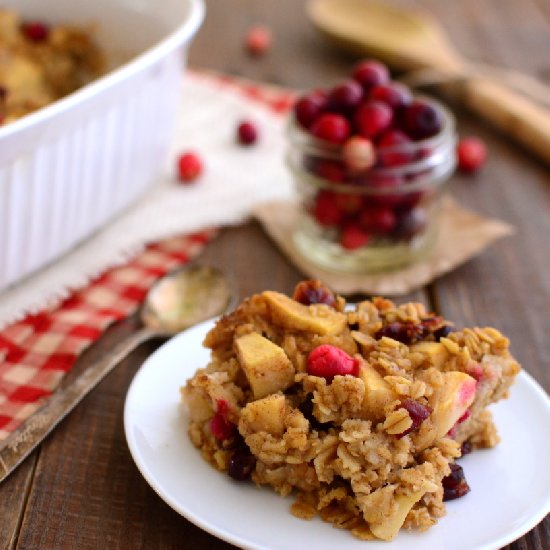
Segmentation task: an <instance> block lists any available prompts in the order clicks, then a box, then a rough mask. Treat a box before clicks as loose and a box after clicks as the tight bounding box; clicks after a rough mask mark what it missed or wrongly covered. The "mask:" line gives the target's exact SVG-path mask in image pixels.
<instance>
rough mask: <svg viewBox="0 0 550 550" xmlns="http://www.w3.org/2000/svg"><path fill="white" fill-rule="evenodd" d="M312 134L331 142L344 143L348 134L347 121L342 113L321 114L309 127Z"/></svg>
mask: <svg viewBox="0 0 550 550" xmlns="http://www.w3.org/2000/svg"><path fill="white" fill-rule="evenodd" d="M309 130H310V132H311V134H312V135H313V136H315V137H316V138H319V139H323V140H325V141H330V142H331V143H338V144H340V143H344V141H346V139H348V137H349V134H350V126H349V122H348V121H347V120H346V118H344V117H343V116H342V115H337V114H334V113H325V114H322V115H321V116H320V117H319V118H318V119H317V120H315V122H314V123H313V124H312V125H311V127H310V129H309Z"/></svg>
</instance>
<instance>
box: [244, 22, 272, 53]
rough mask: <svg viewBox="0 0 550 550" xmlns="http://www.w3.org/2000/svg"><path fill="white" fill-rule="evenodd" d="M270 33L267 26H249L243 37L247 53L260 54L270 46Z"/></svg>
mask: <svg viewBox="0 0 550 550" xmlns="http://www.w3.org/2000/svg"><path fill="white" fill-rule="evenodd" d="M271 42H272V35H271V30H270V29H269V27H266V26H265V25H254V26H252V27H250V28H249V29H248V31H247V33H246V37H245V42H244V44H245V48H246V50H247V51H248V53H249V54H251V55H254V56H261V55H264V54H266V53H267V52H268V51H269V49H270V48H271Z"/></svg>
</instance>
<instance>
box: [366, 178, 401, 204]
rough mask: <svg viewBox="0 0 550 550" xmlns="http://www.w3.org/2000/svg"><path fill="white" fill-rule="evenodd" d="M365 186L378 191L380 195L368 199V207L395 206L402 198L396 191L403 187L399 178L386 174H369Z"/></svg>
mask: <svg viewBox="0 0 550 550" xmlns="http://www.w3.org/2000/svg"><path fill="white" fill-rule="evenodd" d="M366 185H368V186H369V187H372V188H373V189H376V190H377V191H380V192H381V194H380V195H372V196H370V197H369V198H368V203H369V204H368V205H372V206H386V207H392V206H397V205H398V204H399V203H400V202H401V201H402V197H401V195H400V194H399V193H392V191H398V190H399V189H400V188H401V186H402V185H403V179H402V178H400V177H399V176H390V175H387V174H371V175H369V177H368V178H367V180H366Z"/></svg>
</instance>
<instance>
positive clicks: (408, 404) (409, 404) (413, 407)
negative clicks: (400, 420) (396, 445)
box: [397, 399, 432, 439]
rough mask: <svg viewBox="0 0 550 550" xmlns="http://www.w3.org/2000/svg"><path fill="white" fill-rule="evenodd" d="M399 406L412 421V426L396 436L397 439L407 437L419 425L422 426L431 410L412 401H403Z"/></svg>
mask: <svg viewBox="0 0 550 550" xmlns="http://www.w3.org/2000/svg"><path fill="white" fill-rule="evenodd" d="M401 406H402V407H403V408H404V409H406V411H407V412H408V413H409V416H410V417H411V420H412V425H411V427H410V428H408V429H407V430H405V431H404V432H402V433H400V434H399V435H398V436H397V437H398V438H399V439H400V438H402V437H403V436H404V435H407V434H409V433H411V432H412V431H414V430H417V429H418V427H419V426H420V424H422V422H424V420H426V418H428V417H429V416H430V414H432V409H431V408H430V407H427V406H425V405H422V403H419V402H418V401H415V400H414V399H405V400H404V401H403V402H402V403H401Z"/></svg>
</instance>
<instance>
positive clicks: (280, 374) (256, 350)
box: [235, 332, 295, 399]
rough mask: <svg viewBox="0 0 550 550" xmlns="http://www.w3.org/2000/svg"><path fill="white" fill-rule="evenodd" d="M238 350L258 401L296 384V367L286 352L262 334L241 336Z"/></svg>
mask: <svg viewBox="0 0 550 550" xmlns="http://www.w3.org/2000/svg"><path fill="white" fill-rule="evenodd" d="M235 348H236V351H237V357H238V359H239V363H240V365H241V367H242V369H243V371H244V373H245V374H246V378H247V379H248V383H249V384H250V387H251V388H252V392H253V393H254V398H255V399H260V398H261V397H265V396H266V395H269V394H271V393H276V392H278V391H282V390H285V389H286V388H288V386H290V385H291V384H292V383H293V382H294V373H295V370H294V366H293V365H292V363H291V362H290V359H289V358H288V357H287V355H286V353H285V352H284V350H283V349H282V348H280V347H279V346H278V345H277V344H274V343H273V342H271V341H270V340H268V339H267V338H264V337H263V336H262V335H261V334H258V333H257V332H252V333H250V334H245V335H244V336H241V337H240V338H238V339H237V340H235Z"/></svg>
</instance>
